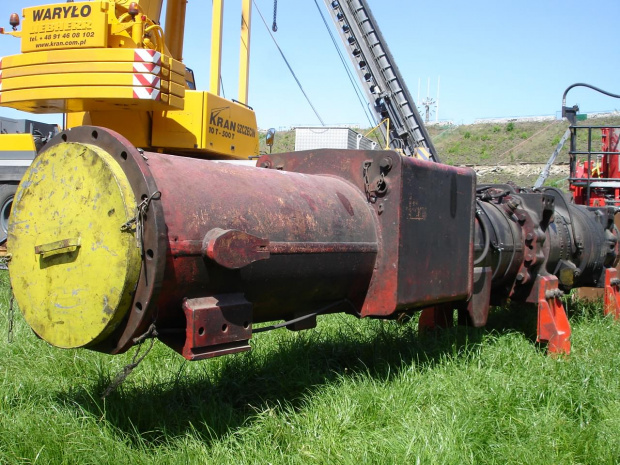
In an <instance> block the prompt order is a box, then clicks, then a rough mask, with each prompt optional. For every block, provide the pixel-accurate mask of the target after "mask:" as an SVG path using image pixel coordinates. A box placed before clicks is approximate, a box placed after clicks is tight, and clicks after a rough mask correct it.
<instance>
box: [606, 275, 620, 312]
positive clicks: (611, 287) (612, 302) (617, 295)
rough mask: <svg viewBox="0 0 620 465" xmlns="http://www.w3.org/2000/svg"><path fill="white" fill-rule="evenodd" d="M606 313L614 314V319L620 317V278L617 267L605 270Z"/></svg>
mask: <svg viewBox="0 0 620 465" xmlns="http://www.w3.org/2000/svg"><path fill="white" fill-rule="evenodd" d="M603 308H604V311H605V315H609V314H612V315H613V316H614V319H616V320H619V319H620V279H619V278H618V270H617V269H616V268H607V269H606V270H605V302H604V307H603Z"/></svg>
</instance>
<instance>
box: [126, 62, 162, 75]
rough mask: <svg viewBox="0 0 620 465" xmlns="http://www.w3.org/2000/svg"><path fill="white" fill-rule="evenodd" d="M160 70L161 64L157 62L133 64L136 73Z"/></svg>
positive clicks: (154, 72) (155, 72)
mask: <svg viewBox="0 0 620 465" xmlns="http://www.w3.org/2000/svg"><path fill="white" fill-rule="evenodd" d="M160 71H161V66H159V65H157V64H155V63H134V64H133V72H134V73H150V74H159V72H160Z"/></svg>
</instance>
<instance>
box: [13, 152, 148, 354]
mask: <svg viewBox="0 0 620 465" xmlns="http://www.w3.org/2000/svg"><path fill="white" fill-rule="evenodd" d="M136 205H137V204H136V198H135V196H134V194H133V191H132V189H131V184H130V182H129V180H128V179H127V176H126V175H125V173H124V172H123V170H122V168H121V167H120V165H119V164H118V163H117V162H116V161H115V160H114V159H113V157H112V156H111V155H110V154H108V153H106V152H105V151H104V150H102V149H101V148H99V147H95V146H91V145H88V144H82V143H66V142H65V143H60V144H57V145H54V146H51V147H50V148H48V149H47V150H45V151H44V152H43V153H42V154H41V155H40V156H38V157H37V158H36V159H35V160H34V162H33V164H32V165H31V166H30V168H29V169H28V171H27V172H26V174H25V175H24V178H23V179H22V182H21V184H20V186H19V188H18V190H17V193H16V195H15V200H14V202H13V208H12V212H11V217H10V219H9V233H8V235H9V238H8V242H7V244H8V249H9V253H10V254H12V260H11V265H10V269H9V273H10V277H11V284H12V286H13V291H14V293H15V298H16V300H17V303H18V304H19V307H20V309H21V311H22V313H23V315H24V318H25V319H26V321H27V322H28V324H29V325H30V326H31V327H32V329H33V330H34V331H35V332H36V333H37V334H38V335H39V336H40V337H41V338H42V339H44V340H45V341H47V342H49V343H50V344H52V345H54V346H57V347H64V348H76V347H84V346H89V345H93V344H95V343H97V342H100V341H101V340H103V339H105V337H106V336H108V335H109V334H110V333H111V332H112V331H113V330H114V329H115V328H116V326H117V325H118V323H119V322H120V321H121V320H122V319H123V317H124V316H125V314H126V312H127V310H128V309H129V307H130V306H131V302H132V298H133V291H134V289H135V287H136V284H137V281H138V278H139V275H140V268H141V258H140V252H139V248H138V245H137V243H136V237H135V233H134V231H133V230H129V231H127V230H126V228H125V230H121V226H122V225H123V224H124V223H126V222H127V221H129V220H130V219H132V218H133V217H134V215H135V211H136Z"/></svg>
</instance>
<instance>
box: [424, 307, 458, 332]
mask: <svg viewBox="0 0 620 465" xmlns="http://www.w3.org/2000/svg"><path fill="white" fill-rule="evenodd" d="M452 326H454V306H453V305H452V304H450V303H449V304H439V305H435V306H434V307H428V308H425V309H424V310H422V314H421V315H420V320H419V321H418V330H419V331H432V330H435V329H443V328H451V327H452Z"/></svg>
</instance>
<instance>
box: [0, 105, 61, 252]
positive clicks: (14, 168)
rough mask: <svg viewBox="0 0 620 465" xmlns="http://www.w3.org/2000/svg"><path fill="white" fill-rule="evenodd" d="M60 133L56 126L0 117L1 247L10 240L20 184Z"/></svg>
mask: <svg viewBox="0 0 620 465" xmlns="http://www.w3.org/2000/svg"><path fill="white" fill-rule="evenodd" d="M58 129H59V128H58V126H57V125H56V124H47V123H40V122H37V121H31V120H26V119H12V118H3V117H0V244H3V243H4V242H5V241H6V238H7V231H8V224H9V213H10V212H11V206H12V204H13V198H14V196H15V192H16V191H17V184H18V183H19V181H20V180H21V178H22V176H23V175H24V173H25V172H26V168H27V167H28V166H29V165H30V163H31V162H32V160H33V159H34V157H35V156H36V154H37V150H39V149H40V148H41V147H43V145H45V143H46V142H47V141H48V140H49V139H51V138H52V136H54V135H55V134H57V133H58Z"/></svg>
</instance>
